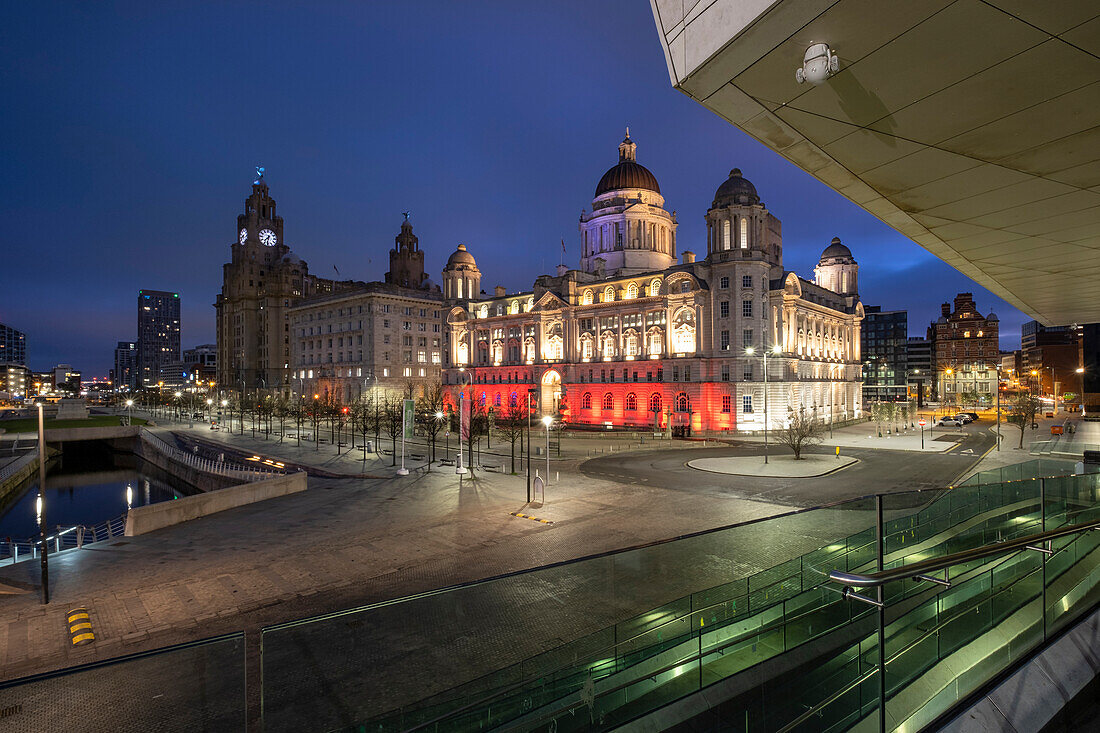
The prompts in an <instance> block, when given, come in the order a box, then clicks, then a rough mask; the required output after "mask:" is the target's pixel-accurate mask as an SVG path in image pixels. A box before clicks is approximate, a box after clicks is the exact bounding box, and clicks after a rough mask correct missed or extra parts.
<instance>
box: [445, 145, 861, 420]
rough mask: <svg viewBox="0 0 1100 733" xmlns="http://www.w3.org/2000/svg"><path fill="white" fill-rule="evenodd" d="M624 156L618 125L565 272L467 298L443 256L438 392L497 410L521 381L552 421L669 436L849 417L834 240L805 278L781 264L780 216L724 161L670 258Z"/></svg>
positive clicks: (642, 183) (516, 395)
mask: <svg viewBox="0 0 1100 733" xmlns="http://www.w3.org/2000/svg"><path fill="white" fill-rule="evenodd" d="M636 154H637V145H636V144H635V143H634V141H633V140H632V139H631V137H630V134H629V130H628V131H627V135H626V137H625V138H624V139H623V141H622V142H621V143H620V144H619V160H618V162H617V163H616V164H615V165H614V166H612V167H611V168H610V169H608V170H607V172H605V173H604V174H603V176H602V177H601V178H600V179H599V182H598V183H597V184H596V189H595V197H594V199H593V201H592V211H591V213H582V215H581V218H580V225H579V231H580V243H579V244H580V249H581V257H580V267H579V268H578V269H570V268H569V267H567V266H565V265H561V266H559V267H558V269H557V272H556V273H555V274H554V275H542V276H540V277H538V278H537V279H536V280H535V283H534V286H533V288H532V289H531V290H529V291H523V292H519V293H511V294H508V293H506V292H505V290H504V288H497V289H496V292H495V294H494V295H493V296H491V297H481V298H480V299H478V298H477V296H474V295H472V294H471V290H470V285H469V284H468V283H467V284H459V283H463V282H464V281H463V278H464V277H465V276H464V275H460V274H459V273H462V272H475V271H476V264H474V263H473V257H472V255H471V254H470V253H469V252H467V251H466V250H465V248H463V247H461V246H460V248H459V250H458V251H456V252H455V253H454V254H453V255H452V256H451V259H450V260H449V261H448V264H447V268H446V269H445V270H444V272H443V278H444V294H445V296H446V297H447V298H448V299H451V300H452V301H453V305H451V307H450V308H449V310H448V311H447V315H446V319H445V320H446V323H445V326H444V328H445V331H446V336H447V346H448V348H447V352H446V356H445V364H444V367H445V368H444V372H443V379H444V389H445V390H447V392H448V395H449V396H448V400H450V401H451V402H452V403H454V404H457V399H458V396H459V394H460V393H461V394H464V395H465V396H466V397H467V398H468V399H472V400H473V404H474V405H476V406H477V407H478V409H485V410H488V409H490V408H492V409H494V410H496V413H497V414H498V415H499V414H502V412H501V411H502V410H507V409H508V407H509V406H510V405H513V404H520V401H522V400H524V399H526V395H527V390H528V388H529V386H530V385H535V386H536V389H537V393H538V395H537V406H536V409H537V410H538V411H539V412H541V413H543V414H556V415H558V416H559V417H560V418H561V419H562V420H563V421H564V422H565V423H579V424H591V425H606V424H611V425H615V426H632V427H635V428H638V429H651V428H652V429H661V430H665V431H668V432H670V433H680V434H686V433H688V432H692V431H705V432H708V433H722V432H731V431H744V430H748V431H754V432H756V431H760V430H762V429H764V428H765V427H766V428H769V429H775V428H778V427H782V426H783V425H785V424H786V423H787V421H788V420H789V418H790V415H791V414H793V412H795V411H805V412H806V413H808V414H811V415H816V416H817V417H818V418H820V419H822V420H823V421H826V422H843V421H846V420H853V419H858V418H859V417H860V415H861V412H862V398H861V390H860V321H861V319H862V318H863V306H862V305H861V304H860V303H859V297H858V288H857V285H858V282H857V278H856V275H857V273H858V265H857V264H856V261H855V259H854V258H853V257H852V253H851V252H850V251H849V250H848V248H847V247H845V246H844V245H843V244H841V243H840V241H839V240H838V239H837V240H834V242H833V243H832V244H830V246H829V247H828V248H827V249H826V250H825V252H824V253H823V254H822V257H821V260H820V262H819V264H818V268H816V269H815V273H814V279H813V280H812V281H811V280H807V279H804V278H801V277H799V276H798V275H797V274H795V273H793V272H788V271H786V270H784V269H783V238H782V227H781V223H780V221H779V219H778V218H777V217H775V216H774V215H773V214H772V213H771V212H770V211H769V210H768V209H767V207H766V206H765V205H764V203H763V201H762V200H761V198H760V195H759V192H758V191H757V189H756V187H755V186H754V185H753V184H752V182H750V181H749V180H748V179H746V178H745V177H744V175H743V174H742V172H741V171H740V170H739V169H737V168H734V169H733V170H731V171H730V173H729V176H728V177H727V178H726V179H725V180H724V181H722V182H721V183H720V184H719V185H718V187H717V189H716V190H715V193H714V197H713V199H712V200H711V203H710V208H709V209H708V210H707V211H706V214H705V215H704V220H705V222H706V238H705V241H700V242H699V243H698V244H699V250H700V251H704V250H705V252H706V256H705V257H704V258H703V259H700V260H697V259H696V257H695V254H694V252H692V251H690V250H682V251H681V252H680V253H679V254H680V261H679V262H677V239H676V229H677V222H676V216H675V212H673V213H669V212H668V211H666V209H665V208H664V206H665V200H664V197H663V195H662V194H661V189H660V186H659V185H658V182H657V178H656V177H655V176H654V175H653V173H652V172H650V171H649V170H648V169H647V168H646V167H644V166H643V165H641V164H640V163H638V161H637V156H636ZM467 258H469V259H468V260H467ZM464 268H471V269H464ZM478 276H479V277H480V275H478ZM448 283H450V285H448ZM475 287H476V286H475ZM473 292H477V291H473ZM765 351H767V353H768V358H767V362H766V363H767V368H768V377H767V383H766V389H767V395H766V396H765V381H764V372H763V369H764V363H765V362H764V360H763V359H762V354H763V353H764V352H765ZM765 404H766V405H767V415H766V416H765V409H764V408H765Z"/></svg>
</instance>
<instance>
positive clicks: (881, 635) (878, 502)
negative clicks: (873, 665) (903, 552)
mask: <svg viewBox="0 0 1100 733" xmlns="http://www.w3.org/2000/svg"><path fill="white" fill-rule="evenodd" d="M883 530H884V527H883V523H882V494H875V536H876V539H877V540H878V541H877V542H876V544H877V548H876V549H877V555H878V557H877V558H876V567H877V568H878V571H879V572H882V570H883V555H884V551H885V545H886V535H885V532H884V531H883ZM877 596H878V604H879V605H878V729H879V733H886V586H885V584H880V585H879V586H878V588H877Z"/></svg>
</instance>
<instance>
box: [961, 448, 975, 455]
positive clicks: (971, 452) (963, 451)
mask: <svg viewBox="0 0 1100 733" xmlns="http://www.w3.org/2000/svg"><path fill="white" fill-rule="evenodd" d="M963 453H969V454H970V455H974V451H973V450H971V449H970V448H967V449H966V450H961V451H959V455H962V454H963Z"/></svg>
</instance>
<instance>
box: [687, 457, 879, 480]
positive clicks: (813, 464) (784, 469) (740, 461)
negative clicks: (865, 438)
mask: <svg viewBox="0 0 1100 733" xmlns="http://www.w3.org/2000/svg"><path fill="white" fill-rule="evenodd" d="M853 463H859V459H858V458H853V457H852V456H834V455H822V454H815V453H805V454H803V456H802V458H801V459H800V460H797V461H796V460H795V459H794V456H793V455H779V456H771V458H770V459H769V460H768V462H767V463H764V456H716V457H713V458H696V459H694V460H691V461H688V462H687V467H688V468H694V469H695V470H697V471H707V472H709V473H724V474H728V475H730V476H764V477H769V478H813V477H815V476H824V475H826V474H829V473H833V472H834V471H839V470H841V469H843V468H847V467H848V466H850V465H852V464H853Z"/></svg>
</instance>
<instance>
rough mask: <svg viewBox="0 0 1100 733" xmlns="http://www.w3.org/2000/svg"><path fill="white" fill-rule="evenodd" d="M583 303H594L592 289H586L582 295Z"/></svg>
mask: <svg viewBox="0 0 1100 733" xmlns="http://www.w3.org/2000/svg"><path fill="white" fill-rule="evenodd" d="M581 304H582V305H592V291H591V290H585V291H584V295H582V296H581Z"/></svg>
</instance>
